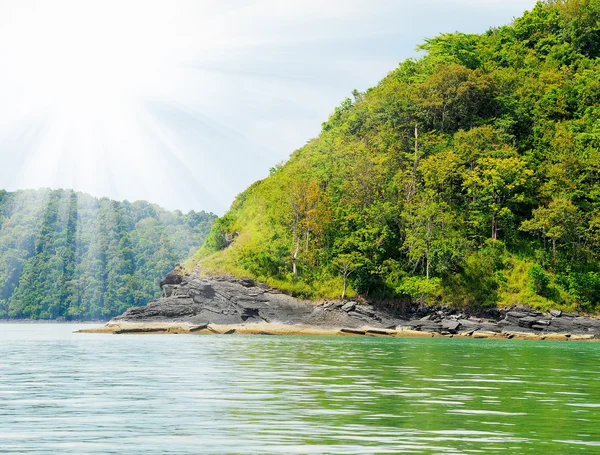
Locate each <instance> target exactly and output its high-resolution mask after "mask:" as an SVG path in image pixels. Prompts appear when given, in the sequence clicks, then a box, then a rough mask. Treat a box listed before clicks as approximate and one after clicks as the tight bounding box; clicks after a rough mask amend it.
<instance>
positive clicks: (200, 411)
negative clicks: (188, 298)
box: [0, 324, 600, 455]
mask: <svg viewBox="0 0 600 455" xmlns="http://www.w3.org/2000/svg"><path fill="white" fill-rule="evenodd" d="M85 327H89V326H87V325H83V324H0V453H1V454H127V455H130V454H142V453H143V454H430V455H438V454H439V455H441V454H453V455H457V454H486V455H492V454H502V455H506V454H511V455H518V454H535V455H551V454H556V455H570V454H585V455H589V454H600V343H579V342H548V341H515V340H486V339H474V340H471V339H441V338H420V339H415V338H412V339H410V338H408V339H402V338H376V337H373V338H368V337H295V336H289V337H277V336H268V335H266V336H256V335H250V336H243V335H158V334H155V335H108V334H84V333H75V332H76V331H77V330H78V329H80V328H85Z"/></svg>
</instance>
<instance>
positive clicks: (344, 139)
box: [195, 0, 600, 311]
mask: <svg viewBox="0 0 600 455" xmlns="http://www.w3.org/2000/svg"><path fill="white" fill-rule="evenodd" d="M599 18H600V1H598V0H554V1H546V2H540V3H538V4H537V5H536V6H535V7H534V8H533V10H532V11H530V12H527V13H525V14H524V15H523V16H522V17H521V18H518V19H516V20H515V21H514V23H513V24H511V25H508V26H505V27H500V28H496V29H491V30H489V31H488V32H487V33H486V34H484V35H466V34H462V33H456V34H443V35H441V36H439V37H436V38H433V39H428V40H426V42H425V44H423V45H422V46H421V47H420V50H422V51H423V52H424V55H423V57H422V58H420V59H410V60H407V61H405V62H403V63H401V64H400V65H399V66H398V68H396V69H395V70H394V71H392V72H390V73H389V74H388V75H387V76H386V77H385V78H384V79H383V80H382V81H381V82H380V83H379V84H378V85H377V86H376V87H373V88H371V89H369V90H368V91H367V92H365V93H359V92H356V91H355V92H354V93H353V97H352V98H347V99H346V100H344V102H343V103H342V105H341V106H340V107H338V108H336V109H335V111H334V113H333V114H332V116H331V117H330V118H329V120H327V121H326V122H325V123H324V124H323V129H322V132H321V134H320V136H319V137H318V138H316V139H313V140H311V141H310V142H308V143H307V144H306V145H305V146H304V147H302V148H301V149H299V150H297V151H296V152H295V153H293V154H292V156H291V157H290V159H289V160H288V162H287V163H285V164H283V165H278V166H276V167H275V168H273V170H272V171H271V175H270V176H269V177H268V178H266V179H264V180H262V181H259V182H256V183H255V184H253V185H252V186H251V187H250V188H248V189H247V190H246V191H244V192H243V193H242V194H240V195H239V196H238V198H237V199H236V201H235V202H234V204H233V205H232V207H231V209H230V211H229V212H228V213H227V214H226V216H225V217H224V218H223V221H222V223H220V224H218V225H216V226H215V228H214V230H213V233H211V238H213V237H212V236H213V235H214V236H215V237H214V238H215V239H217V237H218V238H220V239H224V238H227V236H229V237H228V238H230V239H232V240H233V243H231V244H230V243H223V242H221V243H220V244H219V245H217V243H216V242H212V241H211V245H212V246H211V247H210V248H209V247H207V248H204V249H203V250H201V252H200V253H199V254H198V255H197V256H196V258H195V261H196V262H197V261H200V262H201V263H202V265H203V267H204V269H205V271H206V272H207V273H208V272H211V271H212V272H214V271H219V272H220V273H228V272H229V273H235V274H242V275H252V276H254V277H256V278H259V279H264V280H267V281H270V282H277V283H279V285H280V286H281V287H284V288H285V289H288V290H290V292H294V293H296V294H299V295H304V296H306V297H339V296H340V295H341V294H342V293H343V288H344V287H345V285H348V288H349V289H348V291H349V292H353V291H357V292H359V293H360V294H361V295H363V296H365V297H381V298H385V299H394V298H397V299H404V298H406V297H411V298H413V299H415V300H419V299H420V300H423V299H425V300H428V301H440V302H443V303H451V304H456V305H475V306H481V305H483V306H494V305H504V304H506V305H508V304H512V303H517V302H518V303H530V304H532V305H534V306H537V307H544V308H547V307H548V306H551V305H555V306H560V307H562V308H585V309H587V310H589V311H595V310H597V309H598V307H599V306H600V302H598V301H597V300H598V299H597V298H595V297H594V295H599V294H598V293H596V294H594V293H595V292H596V289H597V281H596V278H597V277H598V276H600V262H599V259H600V258H599V257H598V252H599V251H600V215H599V214H598V213H599V211H598V209H599V208H600V122H599V121H598V118H600V83H599V82H598V81H600V58H599V57H600V38H599V37H600V19H599ZM219 236H220V237H219ZM234 237H235V238H234ZM336 279H337V281H336ZM324 283H338V284H337V286H338V288H337V289H333V288H332V286H331V285H329V284H328V285H327V286H325V285H324ZM334 287H335V286H334Z"/></svg>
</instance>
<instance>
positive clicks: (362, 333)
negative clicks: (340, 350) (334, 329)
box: [340, 328, 365, 335]
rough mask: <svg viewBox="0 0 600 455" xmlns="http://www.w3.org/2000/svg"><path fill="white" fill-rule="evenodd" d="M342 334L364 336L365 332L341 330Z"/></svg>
mask: <svg viewBox="0 0 600 455" xmlns="http://www.w3.org/2000/svg"><path fill="white" fill-rule="evenodd" d="M340 332H342V333H349V334H352V335H364V334H365V331H364V330H358V329H349V328H343V329H341V330H340Z"/></svg>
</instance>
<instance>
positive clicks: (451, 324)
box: [442, 320, 460, 333]
mask: <svg viewBox="0 0 600 455" xmlns="http://www.w3.org/2000/svg"><path fill="white" fill-rule="evenodd" d="M459 327H460V323H459V322H458V321H451V320H450V321H444V322H442V328H443V329H445V330H447V331H448V332H450V333H458V328H459Z"/></svg>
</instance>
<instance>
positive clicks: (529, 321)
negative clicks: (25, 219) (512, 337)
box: [518, 316, 537, 327]
mask: <svg viewBox="0 0 600 455" xmlns="http://www.w3.org/2000/svg"><path fill="white" fill-rule="evenodd" d="M536 322H537V319H536V318H535V317H533V316H525V317H524V318H521V319H519V322H518V324H519V327H531V326H532V325H533V324H535V323H536Z"/></svg>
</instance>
